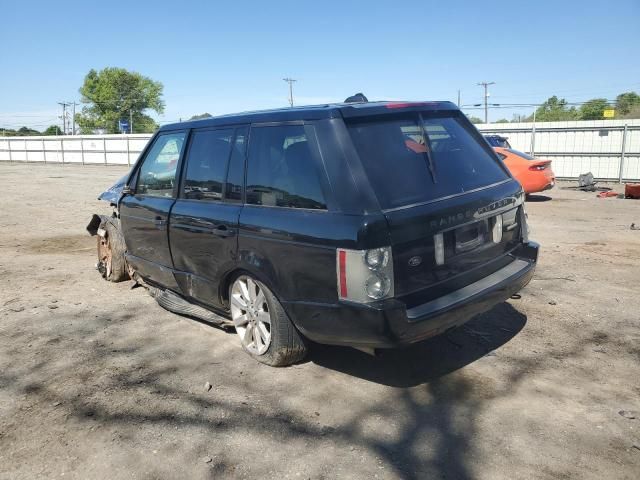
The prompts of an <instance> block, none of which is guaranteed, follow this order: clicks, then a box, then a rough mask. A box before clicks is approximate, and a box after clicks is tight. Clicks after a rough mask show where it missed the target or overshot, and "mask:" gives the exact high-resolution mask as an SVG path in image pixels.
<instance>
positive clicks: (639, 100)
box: [616, 92, 640, 118]
mask: <svg viewBox="0 0 640 480" xmlns="http://www.w3.org/2000/svg"><path fill="white" fill-rule="evenodd" d="M634 107H640V95H638V94H637V93H636V92H625V93H621V94H620V95H618V96H617V97H616V116H617V115H619V116H620V117H622V118H637V117H625V116H626V115H628V114H629V113H630V112H631V110H632V109H633V108H634Z"/></svg>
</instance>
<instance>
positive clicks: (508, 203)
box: [473, 197, 518, 218]
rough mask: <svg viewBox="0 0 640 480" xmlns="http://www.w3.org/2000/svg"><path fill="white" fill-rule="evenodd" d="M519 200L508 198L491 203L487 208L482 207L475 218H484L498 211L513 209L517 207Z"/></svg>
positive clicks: (474, 215)
mask: <svg viewBox="0 0 640 480" xmlns="http://www.w3.org/2000/svg"><path fill="white" fill-rule="evenodd" d="M517 203H518V199H517V198H516V197H507V198H503V199H502V200H498V201H496V202H493V203H490V204H489V205H487V206H484V207H480V208H479V209H478V210H477V211H476V213H474V214H473V217H474V218H480V217H484V216H486V215H489V214H491V213H494V212H495V211H496V210H503V209H505V208H508V207H513V206H515V205H517Z"/></svg>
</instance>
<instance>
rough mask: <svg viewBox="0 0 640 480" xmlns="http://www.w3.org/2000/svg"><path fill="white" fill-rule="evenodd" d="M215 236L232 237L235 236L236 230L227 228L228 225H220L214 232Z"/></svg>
mask: <svg viewBox="0 0 640 480" xmlns="http://www.w3.org/2000/svg"><path fill="white" fill-rule="evenodd" d="M212 232H213V234H214V235H217V236H218V237H231V236H233V235H235V233H236V232H235V230H234V229H233V228H227V226H226V225H219V226H217V227H215V228H214V229H213V230H212Z"/></svg>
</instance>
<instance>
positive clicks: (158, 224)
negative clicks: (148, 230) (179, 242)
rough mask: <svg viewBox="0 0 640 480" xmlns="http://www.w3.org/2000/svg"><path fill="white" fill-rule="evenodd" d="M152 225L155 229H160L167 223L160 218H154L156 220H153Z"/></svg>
mask: <svg viewBox="0 0 640 480" xmlns="http://www.w3.org/2000/svg"><path fill="white" fill-rule="evenodd" d="M153 224H154V225H155V226H156V227H157V228H162V227H164V226H165V225H166V224H167V221H166V220H163V218H162V217H156V218H155V219H154V220H153Z"/></svg>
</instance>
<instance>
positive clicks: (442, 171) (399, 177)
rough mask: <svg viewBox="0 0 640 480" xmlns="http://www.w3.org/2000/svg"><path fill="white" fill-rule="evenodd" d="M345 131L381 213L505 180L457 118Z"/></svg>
mask: <svg viewBox="0 0 640 480" xmlns="http://www.w3.org/2000/svg"><path fill="white" fill-rule="evenodd" d="M349 131H350V133H351V138H352V139H353V142H354V144H355V147H356V149H357V150H358V153H359V155H360V159H361V161H362V163H363V165H364V167H365V169H366V171H367V175H368V177H369V181H370V182H371V184H372V186H373V188H374V191H375V192H376V194H377V195H378V198H379V201H380V204H381V205H382V208H394V207H399V206H404V205H409V204H412V203H419V202H425V201H428V200H433V199H437V198H441V197H444V196H447V195H452V194H456V193H462V192H466V191H469V190H473V189H475V188H479V187H483V186H486V185H490V184H492V183H496V182H499V181H501V180H505V179H507V178H509V177H508V176H507V174H506V172H505V171H504V170H503V168H502V167H501V166H500V164H499V163H498V162H497V161H496V159H495V157H494V156H493V155H492V154H491V153H490V152H489V151H487V150H486V149H488V147H486V146H483V144H484V142H482V139H481V138H480V136H479V134H478V133H477V131H475V129H474V128H473V126H472V125H471V124H470V123H469V121H468V120H466V119H464V118H463V117H462V115H461V114H459V113H449V112H447V113H446V114H434V113H427V112H425V113H423V114H411V115H405V116H398V117H396V116H394V117H392V118H390V119H387V118H378V119H376V120H369V121H358V123H351V124H350V125H349ZM484 145H486V144H484Z"/></svg>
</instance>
